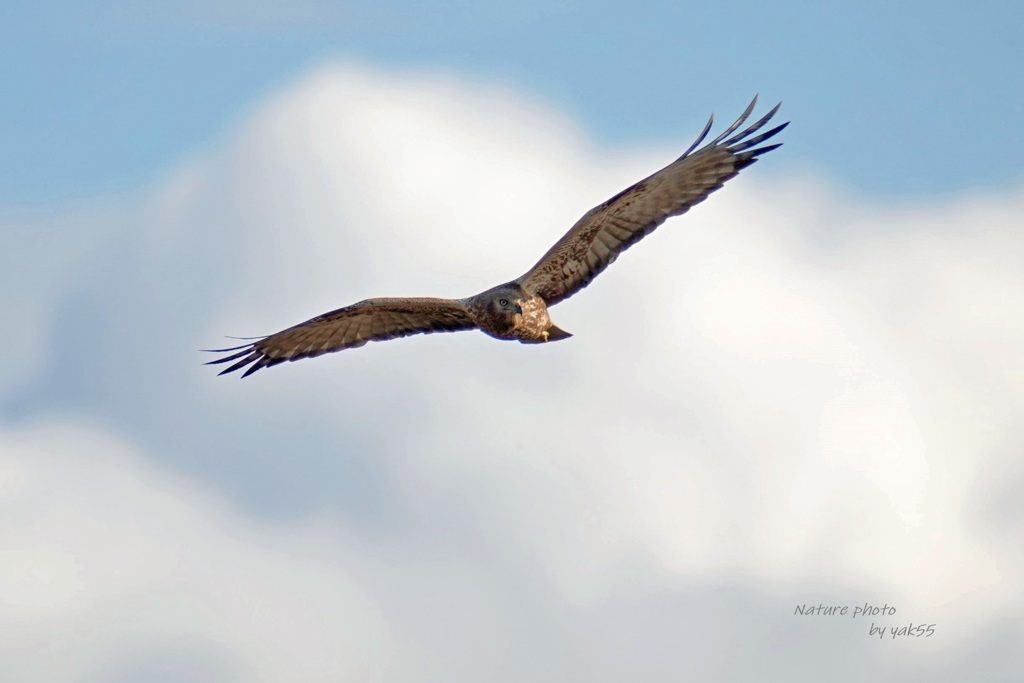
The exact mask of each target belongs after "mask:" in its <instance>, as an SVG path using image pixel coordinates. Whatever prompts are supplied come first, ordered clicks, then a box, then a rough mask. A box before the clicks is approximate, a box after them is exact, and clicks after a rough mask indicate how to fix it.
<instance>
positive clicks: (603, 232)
mask: <svg viewBox="0 0 1024 683" xmlns="http://www.w3.org/2000/svg"><path fill="white" fill-rule="evenodd" d="M756 103H757V98H756V97H755V98H754V100H753V101H752V102H751V103H750V106H748V107H747V109H746V111H744V112H743V114H742V115H741V116H740V118H739V119H737V120H736V122H735V123H733V124H732V125H731V126H729V128H728V129H726V130H725V132H723V133H722V134H721V135H719V136H718V137H717V138H715V139H714V140H712V141H711V142H709V143H708V144H707V145H705V146H704V147H702V148H700V149H699V150H697V151H696V152H694V149H696V147H697V145H699V144H700V143H701V142H702V141H703V140H704V138H705V137H706V136H707V134H708V131H709V130H711V124H712V121H713V120H714V118H713V117H712V118H711V119H709V120H708V123H707V125H706V126H704V130H703V132H701V134H700V136H698V138H697V140H696V141H695V142H694V143H693V144H692V145H690V148H689V149H688V150H686V152H684V153H683V155H682V156H680V157H679V158H678V159H676V160H675V161H674V162H672V163H671V164H669V165H668V166H666V167H665V168H663V169H661V170H660V171H658V172H657V173H655V174H653V175H651V176H649V177H647V178H644V179H643V180H641V181H640V182H638V183H636V184H635V185H633V186H631V187H629V188H627V189H625V190H623V191H622V192H620V193H619V194H617V195H615V196H614V197H612V198H611V199H609V200H608V201H606V202H605V203H603V204H601V205H600V206H597V207H595V208H594V209H591V210H590V211H589V212H587V214H586V215H585V216H583V218H581V219H580V220H579V221H577V222H576V225H574V226H573V227H572V228H570V229H569V232H567V233H566V234H565V235H564V236H563V237H562V239H560V240H558V242H556V243H555V245H554V246H553V247H551V249H550V250H548V252H547V253H546V254H544V256H543V257H542V258H541V259H540V261H538V262H537V264H536V265H535V266H534V267H533V268H531V269H530V270H529V272H527V273H526V274H525V275H523V276H522V277H520V278H519V279H517V280H514V281H512V282H508V283H506V284H503V285H498V286H497V287H494V288H492V289H489V290H487V291H485V292H481V293H480V294H477V295H475V296H471V297H469V298H467V299H431V298H384V299H366V300H365V301H360V302H359V303H357V304H353V305H351V306H346V307H345V308H339V309H338V310H336V311H331V312H330V313H325V314H323V315H319V316H317V317H315V318H313V319H311V320H307V321H306V322H304V323H301V324H299V325H296V326H294V327H289V328H288V329H286V330H283V331H281V332H278V333H276V334H272V335H270V336H268V337H263V338H261V339H258V340H256V341H254V342H252V343H249V344H243V345H242V346H236V347H233V348H229V349H215V350H213V351H214V352H215V353H230V352H232V351H234V352H235V353H233V354H231V355H228V356H226V357H224V358H218V359H217V360H213V361H210V363H208V365H210V364H216V363H227V362H230V361H236V362H235V363H234V364H232V365H231V366H229V367H228V368H227V369H225V370H224V371H222V372H221V373H220V374H222V375H223V374H225V373H229V372H233V371H235V370H240V369H242V368H244V367H246V366H247V365H249V366H251V367H249V368H248V369H247V370H246V371H245V373H244V374H243V375H242V376H243V377H246V376H248V375H251V374H252V373H253V372H256V371H257V370H259V369H260V368H265V367H270V366H271V365H277V364H278V363H283V362H285V361H293V360H298V359H300V358H312V357H313V356H319V355H322V354H325V353H331V352H333V351H340V350H342V349H349V348H355V347H357V346H362V345H363V344H365V343H366V342H368V341H384V340H386V339H395V338H397V337H405V336H408V335H410V334H429V333H431V332H457V331H459V330H473V329H479V330H482V331H483V332H485V333H486V334H488V335H490V336H492V337H495V338H497V339H515V340H517V341H519V342H522V343H524V344H530V343H540V342H548V341H558V340H560V339H566V338H568V337H570V336H572V335H570V334H569V333H568V332H565V331H563V330H560V329H558V328H557V327H555V326H554V324H552V322H551V318H550V317H549V316H548V310H547V307H548V306H553V305H554V304H556V303H558V302H559V301H563V300H564V299H568V298H569V297H570V296H572V295H573V294H575V293H576V292H578V291H579V290H581V289H583V288H584V287H586V286H587V285H588V284H589V283H590V281H591V280H593V279H594V277H595V276H597V274H598V273H600V272H601V271H603V270H604V269H605V268H607V267H608V265H609V264H611V263H612V262H613V261H615V259H616V258H617V257H618V255H619V254H620V253H622V252H623V251H625V250H626V249H628V248H629V247H631V246H632V245H634V244H636V243H637V242H638V241H640V240H641V239H642V238H643V237H644V236H645V235H648V234H650V233H651V232H652V231H653V230H654V229H655V228H657V227H658V226H659V225H661V224H662V223H664V222H665V219H667V218H669V217H670V216H678V215H679V214H681V213H685V212H686V211H687V210H689V208H690V207H691V206H693V205H694V204H698V203H700V202H702V201H704V199H706V198H707V196H708V195H709V194H711V193H712V192H714V191H715V190H717V189H718V188H720V187H722V185H723V184H724V183H725V181H727V180H729V179H730V178H732V177H733V176H735V175H736V174H737V173H739V172H740V170H741V169H743V168H745V167H747V166H749V165H750V164H752V163H754V162H755V161H757V158H758V156H760V155H761V154H764V153H765V152H769V151H771V150H773V149H775V148H777V147H780V146H781V144H772V145H765V146H763V147H757V145H758V144H760V143H762V142H764V141H765V140H767V139H769V138H771V137H772V136H774V135H775V134H776V133H778V132H779V131H781V130H782V129H783V128H785V127H786V126H787V125H789V124H788V123H783V124H781V125H779V126H776V127H775V128H772V129H771V130H769V131H767V132H765V133H761V134H760V135H758V136H756V137H753V135H754V133H756V132H757V131H758V130H760V129H761V128H762V127H764V125H765V124H766V123H768V121H769V120H771V118H772V117H773V116H774V115H775V113H776V112H777V111H778V110H779V106H780V105H776V106H775V108H774V109H772V110H771V111H769V112H768V113H767V114H765V116H764V117H762V118H761V119H760V120H759V121H757V122H756V123H754V124H753V125H751V126H749V127H748V128H746V129H744V130H742V131H740V132H739V133H736V130H738V129H739V127H740V126H742V125H743V123H744V122H745V121H746V120H747V118H749V116H750V114H751V112H752V111H753V110H754V106H755V104H756ZM734 133H735V134H734ZM730 135H731V136H732V137H729V136H730Z"/></svg>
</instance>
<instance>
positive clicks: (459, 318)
mask: <svg viewBox="0 0 1024 683" xmlns="http://www.w3.org/2000/svg"><path fill="white" fill-rule="evenodd" d="M475 328H476V324H475V323H474V322H473V320H472V319H471V318H470V317H469V313H468V312H467V311H466V309H465V307H463V305H462V304H461V303H459V302H458V301H455V300H452V299H432V298H407V299H401V298H395V299H393V298H381V299H367V300H365V301H360V302H359V303H357V304H352V305H351V306H346V307H345V308H339V309H338V310H336V311H331V312H330V313H324V314H323V315H318V316H317V317H315V318H313V319H312V320H307V321H306V322H304V323H301V324H299V325H295V326H294V327H289V328H288V329H287V330H282V331H281V332H278V333H277V334H272V335H270V336H269V337H263V338H262V339H260V340H258V341H255V342H253V343H251V344H243V345H242V346H235V347H232V348H230V349H210V351H212V352H213V353H230V352H232V351H234V352H236V353H232V354H231V355H229V356H227V357H225V358H218V359H217V360H214V361H210V362H209V363H207V365H214V364H217V363H228V362H230V361H237V362H236V363H234V365H231V366H230V367H228V368H227V369H226V370H224V371H223V372H221V373H220V374H222V375H223V374H226V373H229V372H234V371H235V370H241V369H242V368H244V367H245V366H247V365H250V366H251V367H249V369H247V370H246V371H245V373H244V374H243V375H242V377H247V376H249V375H251V374H252V373H254V372H256V371H257V370H259V369H260V368H268V367H270V366H272V365H277V364H278V363H283V362H285V361H293V360H299V359H300V358H313V357H314V356H320V355H323V354H325V353H332V352H334V351H341V350H342V349H351V348H355V347H357V346H362V345H363V344H365V343H366V342H369V341H384V340H386V339H395V338H397V337H406V336H409V335H411V334H429V333H431V332H457V331H459V330H472V329H475Z"/></svg>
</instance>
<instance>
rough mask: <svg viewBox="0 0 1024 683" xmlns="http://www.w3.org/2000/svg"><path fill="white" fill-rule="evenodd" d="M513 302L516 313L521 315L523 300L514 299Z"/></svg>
mask: <svg viewBox="0 0 1024 683" xmlns="http://www.w3.org/2000/svg"><path fill="white" fill-rule="evenodd" d="M513 303H515V305H516V313H518V314H519V315H522V314H523V305H522V304H523V300H522V299H516V300H515V301H514V302H513Z"/></svg>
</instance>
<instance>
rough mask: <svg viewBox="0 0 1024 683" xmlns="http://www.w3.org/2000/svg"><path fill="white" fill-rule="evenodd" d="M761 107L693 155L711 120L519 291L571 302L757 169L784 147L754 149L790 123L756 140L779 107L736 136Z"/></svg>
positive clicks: (540, 265)
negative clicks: (652, 237) (632, 252)
mask: <svg viewBox="0 0 1024 683" xmlns="http://www.w3.org/2000/svg"><path fill="white" fill-rule="evenodd" d="M756 104H757V98H756V97H755V98H754V100H753V102H751V103H750V106H748V107H747V109H746V111H744V112H743V115H742V116H740V118H739V119H737V121H736V122H735V123H734V124H732V125H731V126H729V128H728V129H727V130H726V131H725V132H724V133H722V134H721V135H719V136H718V137H717V138H715V139H714V140H712V141H711V142H709V143H708V144H707V145H705V146H704V147H702V148H701V149H699V150H697V151H696V152H694V151H693V150H694V149H696V147H697V145H699V144H700V143H701V142H702V141H703V140H704V138H705V137H706V136H707V134H708V131H709V130H710V129H711V124H712V121H713V120H714V117H712V119H711V120H709V121H708V123H707V125H706V126H705V127H704V131H703V132H702V133H701V134H700V136H699V137H698V138H697V140H696V141H695V142H694V143H693V144H692V145H690V148H689V149H688V150H686V152H685V153H683V155H682V156H681V157H679V158H678V159H676V160H675V161H674V162H672V163H671V164H669V165H668V166H666V167H665V168H663V169H661V170H660V171H658V172H657V173H655V174H654V175H652V176H650V177H648V178H644V179H643V180H641V181H640V182H638V183H637V184H635V185H633V186H632V187H629V188H627V189H625V190H623V191H622V192H620V193H619V194H617V195H615V196H614V197H612V198H611V199H609V200H608V201H606V202H605V203H604V204H601V205H600V206H597V207H595V208H594V209H592V210H590V211H589V212H588V213H587V214H586V215H585V216H583V218H581V219H580V220H579V221H578V222H577V223H576V225H574V226H573V227H572V228H571V229H570V230H569V232H567V233H566V234H565V236H563V237H562V239H560V240H559V241H558V242H557V243H556V244H555V246H553V247H552V248H551V249H550V250H549V251H548V253H546V254H544V256H543V258H541V260H540V261H538V262H537V265H535V266H534V267H533V268H531V269H530V271H529V272H528V273H526V274H525V275H523V276H522V277H521V278H519V280H518V282H519V284H520V285H522V286H523V287H524V288H526V289H527V290H528V291H531V292H534V293H536V294H539V295H540V296H541V297H542V298H543V299H544V300H545V301H546V302H547V304H548V305H549V306H551V305H553V304H556V303H558V302H559V301H561V300H563V299H567V298H569V297H570V296H572V295H573V294H575V293H576V292H578V291H579V290H581V289H583V288H584V287H586V286H587V285H588V284H589V283H590V281H591V280H593V279H594V277H596V276H597V275H598V273H600V272H601V271H603V270H604V269H605V268H607V267H608V265H609V264H611V263H612V262H613V261H614V260H615V259H616V258H617V257H618V255H619V254H620V253H622V252H623V251H625V250H626V249H628V248H629V247H631V246H632V245H634V244H636V243H637V242H639V241H640V240H641V239H642V238H643V237H644V236H645V235H648V234H650V233H651V232H653V231H654V229H655V228H657V227H658V226H659V225H661V224H662V223H664V222H665V219H667V218H669V217H670V216H678V215H679V214H681V213H684V212H686V211H687V210H688V209H689V208H690V207H691V206H693V205H694V204H697V203H699V202H702V201H704V199H706V198H707V196H708V195H709V194H711V193H712V192H714V191H715V190H717V189H718V188H720V187H722V185H723V184H724V183H725V181H727V180H729V179H730V178H732V177H733V176H735V175H736V174H737V173H739V171H740V169H743V168H745V167H747V166H749V165H750V164H752V163H754V162H755V161H757V157H758V156H759V155H761V154H764V153H765V152H769V151H771V150H773V149H775V148H776V147H779V146H780V145H779V144H775V145H765V146H764V147H756V146H757V145H758V144H760V143H762V142H764V141H765V140H767V139H769V138H771V137H772V136H773V135H775V134H776V133H778V132H779V131H781V130H782V129H783V128H785V127H786V126H787V125H789V124H788V123H784V124H782V125H780V126H777V127H775V128H772V129H771V130H769V131H767V132H766V133H762V134H761V135H758V136H756V137H751V136H752V135H753V134H754V133H755V132H757V131H758V130H760V129H761V128H762V127H763V126H764V125H765V124H766V123H768V121H770V120H771V118H772V117H773V116H774V115H775V113H776V112H777V111H778V110H779V106H781V105H776V106H775V108H774V109H772V110H771V111H770V112H768V113H767V114H766V115H765V116H764V117H763V118H761V119H760V120H759V121H757V123H754V124H753V125H751V126H750V127H748V128H746V129H744V130H742V131H740V132H739V133H735V132H736V131H737V130H738V129H739V127H740V126H742V125H743V123H744V122H745V121H746V120H747V118H748V117H749V116H750V113H751V112H752V111H753V110H754V106H755V105H756ZM733 133H735V135H733ZM730 135H732V137H729V136H730ZM691 152H692V153H691Z"/></svg>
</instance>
